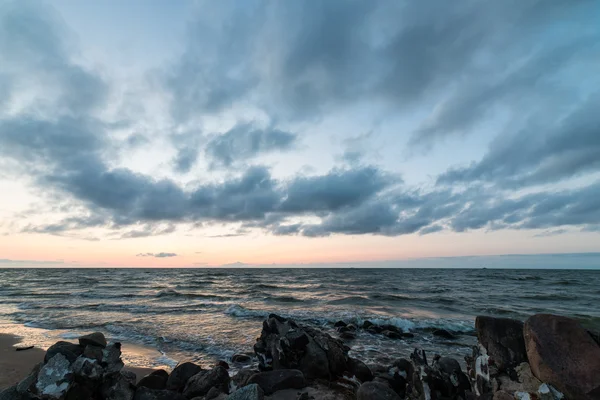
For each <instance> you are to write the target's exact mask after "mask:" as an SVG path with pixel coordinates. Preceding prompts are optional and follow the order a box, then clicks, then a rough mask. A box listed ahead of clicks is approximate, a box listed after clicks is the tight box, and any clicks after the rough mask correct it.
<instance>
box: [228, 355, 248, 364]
mask: <svg viewBox="0 0 600 400" xmlns="http://www.w3.org/2000/svg"><path fill="white" fill-rule="evenodd" d="M250 361H252V357H250V356H249V355H248V354H234V355H233V357H231V362H234V363H240V364H246V363H249V362H250Z"/></svg>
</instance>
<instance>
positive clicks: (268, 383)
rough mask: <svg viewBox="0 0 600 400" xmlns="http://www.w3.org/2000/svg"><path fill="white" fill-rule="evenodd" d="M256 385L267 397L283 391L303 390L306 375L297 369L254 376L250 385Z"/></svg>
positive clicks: (249, 381) (249, 380)
mask: <svg viewBox="0 0 600 400" xmlns="http://www.w3.org/2000/svg"><path fill="white" fill-rule="evenodd" d="M252 383H256V384H257V385H258V386H260V387H261V389H262V390H263V391H264V392H265V394H266V395H269V394H272V393H274V392H276V391H278V390H283V389H302V388H303V387H305V386H306V381H305V379H304V374H303V373H302V371H299V370H297V369H281V370H276V371H266V372H259V373H258V374H254V375H252V376H251V377H250V379H248V384H249V385H250V384H252Z"/></svg>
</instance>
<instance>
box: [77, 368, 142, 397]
mask: <svg viewBox="0 0 600 400" xmlns="http://www.w3.org/2000/svg"><path fill="white" fill-rule="evenodd" d="M126 375H127V374H126V372H125V371H123V372H121V373H118V374H112V375H109V376H108V377H106V378H105V379H104V381H103V382H102V385H101V386H100V393H101V394H102V398H103V399H104V400H131V399H133V395H134V393H135V389H134V385H133V384H132V383H131V382H130V381H129V379H128V378H127V376H126ZM134 375H135V374H134ZM129 378H131V376H130V377H129ZM133 383H134V384H135V381H134V382H133ZM84 398H85V397H84Z"/></svg>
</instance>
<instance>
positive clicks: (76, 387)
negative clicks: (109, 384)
mask: <svg viewBox="0 0 600 400" xmlns="http://www.w3.org/2000/svg"><path fill="white" fill-rule="evenodd" d="M93 398H94V389H93V388H92V387H90V386H88V385H85V384H82V383H79V382H75V383H74V384H73V385H72V386H71V387H70V388H69V391H68V392H67V395H66V397H65V399H66V400H82V399H93ZM132 398H133V390H132V391H131V397H126V398H124V399H127V400H131V399H132Z"/></svg>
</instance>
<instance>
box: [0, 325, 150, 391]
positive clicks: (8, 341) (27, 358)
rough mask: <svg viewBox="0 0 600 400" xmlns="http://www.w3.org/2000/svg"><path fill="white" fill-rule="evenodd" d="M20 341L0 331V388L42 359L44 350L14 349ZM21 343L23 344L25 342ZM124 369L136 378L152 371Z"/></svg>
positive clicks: (19, 377)
mask: <svg viewBox="0 0 600 400" xmlns="http://www.w3.org/2000/svg"><path fill="white" fill-rule="evenodd" d="M20 343H21V338H19V337H17V336H13V335H9V334H4V333H0V390H2V389H5V388H7V387H10V386H12V385H15V384H17V383H18V382H19V381H20V380H21V379H23V378H25V377H26V376H27V375H28V374H29V372H30V371H31V370H32V369H33V367H34V366H35V365H36V364H37V363H40V362H42V361H44V354H46V351H45V350H43V349H40V348H35V347H34V348H33V349H29V350H24V351H16V347H15V345H19V344H20ZM22 345H23V346H24V345H26V343H23V344H22ZM123 346H126V344H124V345H123ZM17 347H18V346H17ZM124 369H125V370H128V371H133V372H135V374H136V375H137V377H138V379H140V378H141V377H143V376H146V375H148V374H149V373H150V372H152V371H153V369H151V368H137V367H128V366H125V368H124Z"/></svg>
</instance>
